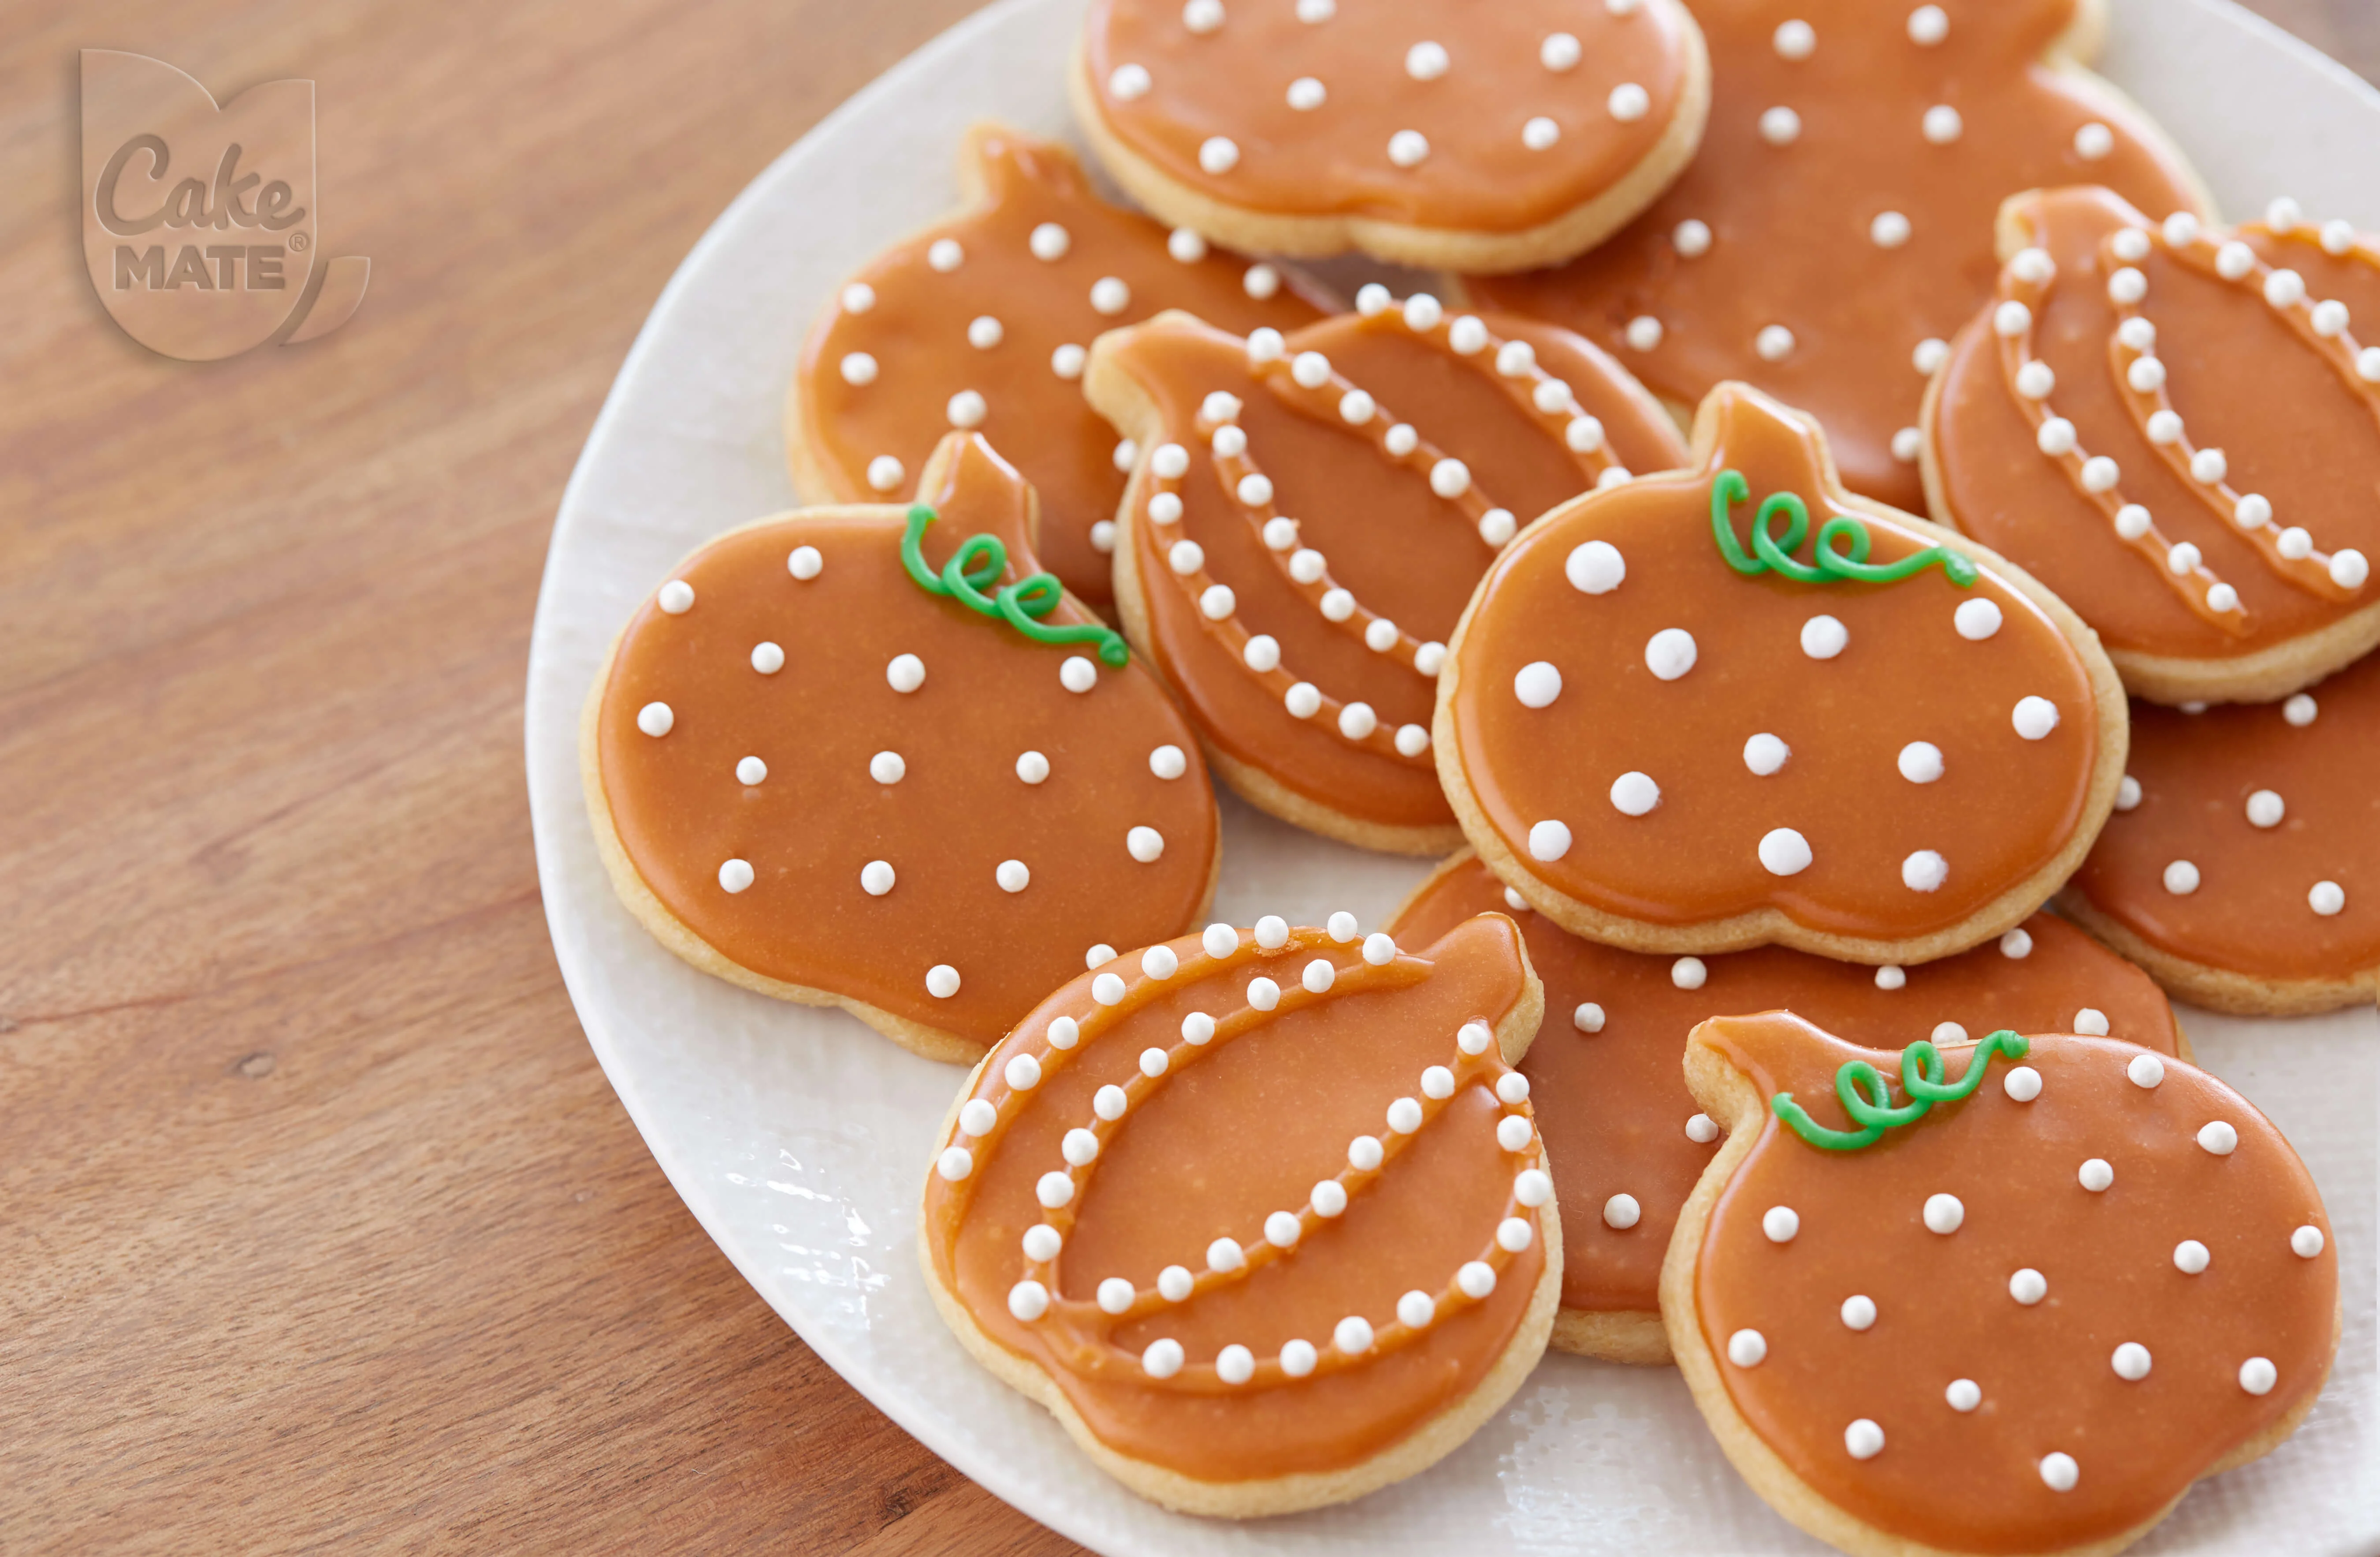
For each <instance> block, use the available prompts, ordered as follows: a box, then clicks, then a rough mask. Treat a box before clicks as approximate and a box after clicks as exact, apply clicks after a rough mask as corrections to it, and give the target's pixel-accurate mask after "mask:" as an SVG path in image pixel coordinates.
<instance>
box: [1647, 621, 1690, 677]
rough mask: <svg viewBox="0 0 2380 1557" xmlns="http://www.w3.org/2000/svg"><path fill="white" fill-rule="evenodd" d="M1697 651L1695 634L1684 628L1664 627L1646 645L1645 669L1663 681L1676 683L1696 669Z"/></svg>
mask: <svg viewBox="0 0 2380 1557" xmlns="http://www.w3.org/2000/svg"><path fill="white" fill-rule="evenodd" d="M1696 653H1697V650H1696V648H1695V645H1694V634H1692V633H1690V632H1688V631H1686V629H1685V628H1683V627H1663V628H1662V629H1661V630H1660V631H1659V632H1657V633H1655V634H1654V635H1653V636H1652V637H1651V638H1650V639H1646V640H1645V669H1647V670H1649V671H1651V672H1652V673H1653V674H1654V675H1656V676H1658V678H1659V679H1661V680H1663V681H1675V680H1677V679H1678V677H1680V676H1682V675H1685V674H1686V673H1687V672H1688V671H1690V670H1692V669H1694V657H1695V654H1696Z"/></svg>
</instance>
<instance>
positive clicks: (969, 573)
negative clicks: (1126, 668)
mask: <svg viewBox="0 0 2380 1557" xmlns="http://www.w3.org/2000/svg"><path fill="white" fill-rule="evenodd" d="M933 522H934V511H933V510H932V509H931V508H929V507H928V506H926V505H924V504H922V503H915V504H911V505H910V506H909V528H908V529H907V531H906V532H905V534H903V536H902V537H901V566H904V567H905V568H907V569H908V570H909V577H910V578H913V579H915V580H916V581H917V588H919V589H921V590H925V591H926V592H927V593H928V594H929V595H948V596H949V597H950V598H951V599H953V600H955V601H957V602H959V603H960V604H961V605H964V606H965V607H966V608H967V609H968V610H970V611H974V612H977V613H980V614H983V615H986V616H990V617H995V618H997V619H999V620H1001V621H1003V622H1006V623H1007V624H1008V625H1009V626H1012V627H1014V628H1015V629H1016V630H1017V631H1018V632H1020V633H1023V634H1024V635H1025V636H1026V638H1029V639H1032V640H1033V641H1034V642H1036V643H1096V644H1098V645H1099V651H1098V652H1099V658H1100V659H1101V660H1102V661H1104V662H1106V663H1108V664H1111V665H1114V666H1117V667H1119V668H1121V667H1122V666H1123V663H1124V662H1125V661H1127V660H1129V659H1130V658H1131V657H1132V651H1131V649H1130V648H1129V647H1128V646H1126V644H1125V643H1124V640H1123V634H1122V633H1120V632H1117V631H1116V630H1115V629H1114V628H1113V627H1108V626H1100V625H1099V624H1098V623H1096V622H1082V623H1070V624H1059V623H1050V622H1044V621H1042V620H1041V618H1042V617H1044V616H1047V615H1048V614H1050V612H1052V611H1054V610H1056V609H1057V606H1058V601H1059V598H1060V596H1061V595H1062V594H1063V593H1064V591H1063V590H1062V588H1061V587H1060V585H1059V583H1058V578H1057V575H1055V574H1051V573H1036V574H1034V575H1033V576H1032V577H1031V578H1020V579H1018V580H1017V581H1016V582H1015V583H1014V584H1002V585H1001V586H1000V587H999V588H998V589H997V590H992V592H991V593H990V594H986V593H985V592H984V590H985V589H986V588H987V587H989V586H990V584H991V583H992V582H993V581H994V580H995V579H997V578H999V577H1000V576H1001V575H1002V573H1004V572H1006V571H1007V570H1008V548H1007V547H1005V546H1003V545H1002V544H1001V543H1000V537H998V536H996V535H990V534H985V535H975V536H970V537H968V538H967V539H966V540H965V541H962V542H960V544H959V549H958V550H957V551H955V552H953V553H951V558H950V561H948V562H946V563H944V564H942V570H941V573H939V574H938V573H936V572H935V571H934V570H933V569H932V568H930V567H928V566H926V553H925V552H924V550H923V549H922V548H921V547H920V546H919V545H918V541H920V540H921V539H922V538H923V537H924V535H925V533H926V527H927V526H928V525H929V524H932V523H933Z"/></svg>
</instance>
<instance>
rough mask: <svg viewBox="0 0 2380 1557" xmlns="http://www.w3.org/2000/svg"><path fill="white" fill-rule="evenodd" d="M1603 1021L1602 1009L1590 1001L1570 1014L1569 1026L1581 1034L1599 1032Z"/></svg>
mask: <svg viewBox="0 0 2380 1557" xmlns="http://www.w3.org/2000/svg"><path fill="white" fill-rule="evenodd" d="M1605 1020H1606V1018H1605V1016H1604V1014H1603V1007H1601V1006H1600V1005H1597V1004H1595V1002H1593V1001H1591V1000H1590V1001H1587V1002H1585V1003H1584V1004H1581V1005H1580V1006H1579V1007H1578V1008H1577V1009H1576V1010H1574V1011H1573V1012H1572V1013H1571V1014H1570V1025H1571V1026H1572V1027H1573V1028H1577V1029H1578V1030H1579V1031H1581V1032H1601V1031H1602V1030H1603V1024H1604V1022H1605Z"/></svg>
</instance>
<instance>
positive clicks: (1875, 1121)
mask: <svg viewBox="0 0 2380 1557" xmlns="http://www.w3.org/2000/svg"><path fill="white" fill-rule="evenodd" d="M2030 1047H2031V1045H2029V1044H2028V1043H2026V1042H2025V1040H2023V1039H2021V1038H2019V1037H2018V1036H2017V1035H2016V1034H2015V1033H2013V1032H2011V1031H2010V1030H2009V1029H2008V1028H2001V1029H2000V1030H1999V1031H1998V1032H1996V1033H1993V1034H1991V1035H1990V1036H1989V1037H1987V1038H1985V1040H1983V1041H1982V1042H1981V1043H1978V1044H1976V1045H1975V1052H1974V1057H1973V1059H1971V1060H1969V1061H1968V1062H1967V1073H1966V1074H1965V1075H1964V1076H1962V1077H1960V1078H1959V1079H1958V1080H1957V1081H1956V1082H1955V1083H1952V1084H1950V1085H1949V1086H1945V1085H1943V1082H1942V1052H1941V1051H1940V1050H1939V1049H1937V1048H1935V1047H1934V1044H1933V1042H1932V1040H1927V1039H1920V1040H1917V1041H1916V1042H1914V1043H1913V1044H1911V1045H1910V1046H1909V1047H1908V1048H1906V1049H1903V1050H1902V1051H1901V1052H1900V1088H1901V1090H1903V1091H1905V1092H1907V1093H1908V1094H1909V1101H1907V1102H1905V1103H1902V1104H1900V1106H1899V1107H1897V1108H1896V1107H1894V1106H1893V1101H1892V1083H1891V1082H1889V1081H1888V1080H1887V1079H1885V1077H1884V1074H1883V1073H1882V1072H1880V1071H1878V1070H1877V1069H1876V1067H1875V1066H1874V1065H1872V1064H1868V1063H1867V1062H1866V1061H1865V1060H1852V1061H1851V1062H1850V1063H1849V1064H1845V1065H1844V1066H1843V1068H1842V1069H1840V1070H1839V1071H1837V1072H1835V1096H1837V1097H1839V1098H1840V1099H1841V1100H1842V1101H1843V1112H1844V1113H1848V1114H1850V1115H1851V1117H1852V1123H1854V1124H1856V1125H1859V1128H1858V1129H1856V1130H1831V1129H1828V1127H1827V1126H1826V1125H1821V1124H1819V1123H1818V1122H1817V1121H1816V1120H1815V1119H1813V1118H1811V1117H1810V1113H1809V1111H1808V1110H1807V1109H1805V1108H1803V1106H1802V1105H1801V1104H1800V1103H1797V1102H1795V1101H1793V1094H1792V1093H1791V1092H1779V1093H1778V1094H1777V1095H1776V1096H1775V1097H1773V1098H1771V1099H1769V1100H1768V1111H1769V1112H1770V1113H1774V1114H1775V1115H1777V1117H1778V1118H1779V1119H1781V1120H1783V1121H1784V1122H1785V1125H1786V1127H1787V1128H1788V1129H1790V1130H1791V1131H1792V1132H1793V1133H1794V1134H1795V1135H1797V1136H1799V1137H1802V1138H1803V1140H1805V1141H1808V1142H1809V1143H1810V1144H1811V1145H1812V1146H1815V1147H1818V1148H1820V1149H1821V1150H1827V1151H1857V1150H1859V1149H1860V1148H1862V1147H1864V1146H1874V1145H1875V1144H1876V1142H1877V1141H1879V1140H1881V1139H1883V1138H1884V1133H1885V1132H1886V1131H1887V1130H1891V1129H1897V1128H1899V1127H1900V1126H1901V1125H1914V1124H1915V1123H1917V1121H1919V1120H1920V1119H1923V1118H1925V1113H1926V1111H1927V1110H1929V1109H1931V1108H1932V1107H1933V1106H1934V1105H1935V1104H1936V1103H1954V1102H1957V1101H1959V1100H1960V1099H1961V1098H1963V1097H1966V1096H1967V1095H1968V1094H1970V1093H1972V1092H1973V1091H1974V1089H1976V1088H1978V1087H1980V1086H1982V1085H1983V1081H1984V1070H1985V1066H1987V1065H1988V1064H1990V1063H1991V1058H1992V1056H1993V1055H1994V1054H2005V1055H2006V1056H2008V1057H2009V1058H2010V1059H2011V1060H2022V1059H2023V1058H2024V1056H2025V1051H2026V1050H2027V1049H2029V1048H2030Z"/></svg>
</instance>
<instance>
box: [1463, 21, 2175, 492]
mask: <svg viewBox="0 0 2380 1557" xmlns="http://www.w3.org/2000/svg"><path fill="white" fill-rule="evenodd" d="M2106 9H2107V7H2106V0H1940V3H1938V4H1924V5H1920V4H1916V3H1915V0H1907V3H1903V0H1796V3H1795V4H1793V5H1791V6H1785V5H1782V4H1771V3H1769V0H1696V3H1695V5H1694V15H1695V17H1696V18H1697V19H1699V20H1700V21H1701V23H1702V26H1703V30H1704V31H1705V32H1706V34H1707V36H1708V37H1709V40H1710V48H1711V58H1712V62H1713V63H1712V71H1713V92H1714V98H1715V101H1714V103H1713V105H1712V109H1711V120H1710V129H1709V132H1708V134H1707V135H1706V137H1705V139H1704V142H1703V148H1702V151H1701V152H1700V153H1699V154H1698V155H1697V156H1696V158H1695V160H1694V165H1693V166H1692V167H1690V168H1688V169H1687V171H1686V173H1685V176H1683V177H1682V178H1680V179H1679V180H1678V181H1677V183H1676V184H1675V185H1673V186H1672V187H1671V188H1670V191H1669V192H1668V193H1667V194H1665V195H1664V196H1663V197H1662V198H1661V199H1660V201H1658V202H1657V203H1656V204H1655V205H1654V206H1653V207H1652V209H1651V210H1649V211H1647V212H1646V213H1645V214H1644V215H1642V216H1641V217H1639V218H1638V219H1637V220H1636V221H1635V222H1634V223H1633V225H1630V226H1629V227H1628V228H1626V229H1625V230H1624V231H1622V232H1621V233H1620V234H1619V235H1617V236H1616V237H1613V238H1612V239H1611V240H1610V241H1609V243H1606V244H1604V245H1603V246H1601V247H1600V248H1598V249H1596V250H1594V251H1593V252H1592V253H1589V254H1587V255H1585V257H1583V258H1581V259H1579V260H1577V261H1575V262H1572V263H1571V264H1569V265H1566V266H1564V267H1562V268H1560V269H1559V270H1554V271H1548V272H1545V273H1542V274H1534V275H1515V276H1504V277H1483V278H1481V279H1479V280H1477V281H1476V282H1475V283H1474V284H1473V285H1472V288H1471V289H1472V291H1473V293H1474V295H1475V298H1477V300H1479V301H1480V302H1482V303H1485V304H1488V305H1489V306H1492V307H1496V308H1501V309H1510V310H1515V311H1518V312H1522V313H1527V314H1532V315H1534V316H1536V317H1537V318H1541V319H1548V320H1551V321H1553V322H1556V323H1560V324H1565V325H1568V326H1569V327H1570V328H1572V329H1573V330H1576V331H1578V332H1579V333H1580V334H1582V335H1586V336H1588V337H1589V338H1591V339H1593V340H1594V341H1595V342H1596V343H1597V344H1598V345H1600V346H1603V347H1608V348H1609V349H1610V350H1611V351H1613V352H1614V353H1616V354H1617V355H1619V356H1620V358H1621V360H1623V361H1625V362H1626V363H1627V364H1628V365H1629V367H1630V368H1631V369H1632V370H1633V371H1634V372H1635V373H1636V374H1637V376H1638V377H1640V378H1642V379H1643V380H1644V381H1645V383H1647V384H1648V385H1650V386H1651V387H1652V388H1653V390H1654V391H1655V393H1657V394H1658V395H1661V396H1662V397H1663V398H1664V399H1666V400H1668V401H1669V402H1670V403H1671V404H1672V405H1673V406H1675V407H1681V408H1682V407H1689V406H1692V405H1693V404H1694V402H1695V401H1697V400H1698V399H1700V398H1701V397H1702V396H1703V395H1706V394H1707V393H1708V392H1709V390H1710V389H1711V387H1712V386H1713V385H1714V384H1717V383H1719V382H1721V381H1722V380H1726V379H1742V380H1743V381H1745V382H1747V383H1755V384H1757V385H1759V386H1760V387H1761V388H1763V389H1765V390H1767V391H1768V392H1770V393H1771V394H1774V395H1778V396H1779V397H1780V398H1782V399H1784V400H1786V401H1788V402H1789V403H1791V404H1792V405H1795V406H1798V407H1802V408H1803V410H1805V411H1808V412H1809V413H1810V414H1811V415H1813V416H1815V417H1816V418H1817V419H1818V420H1819V422H1820V423H1821V424H1822V425H1824V426H1825V427H1826V429H1827V431H1828V434H1829V435H1830V436H1831V437H1832V438H1833V439H1834V441H1835V452H1836V457H1837V458H1838V459H1840V461H1841V463H1842V468H1843V476H1844V480H1846V481H1847V482H1848V483H1849V484H1850V486H1851V488H1852V490H1853V491H1854V492H1858V493H1863V494H1864V495H1866V496H1869V497H1874V498H1877V499H1879V500H1881V501H1883V502H1887V503H1889V504H1891V505H1894V506H1895V507H1899V508H1905V509H1910V510H1912V511H1915V510H1918V509H1919V508H1920V506H1921V505H1922V503H1923V501H1924V493H1923V491H1922V488H1921V485H1920V481H1919V472H1918V464H1917V462H1918V457H1919V448H1920V439H1919V433H1918V420H1919V407H1920V404H1921V402H1922V400H1923V398H1924V395H1925V385H1926V380H1927V378H1928V376H1929V375H1930V374H1932V372H1933V371H1934V370H1935V368H1936V367H1937V364H1938V362H1939V360H1940V353H1941V351H1942V343H1943V342H1945V341H1947V340H1948V339H1949V337H1950V336H1952V335H1955V334H1957V333H1958V330H1959V328H1960V326H1961V325H1962V324H1964V323H1965V322H1967V321H1968V320H1969V319H1970V318H1971V317H1973V314H1974V311H1975V310H1976V308H1977V307H1979V306H1980V305H1981V304H1982V303H1983V301H1984V300H1985V297H1986V295H1987V294H1988V292H1989V290H1990V286H1991V264H1992V254H1991V242H1992V238H1991V224H1992V215H1993V213H1994V211H1995V210H1997V209H1998V205H1999V202H2000V201H2002V200H2003V199H2005V198H2006V197H2008V196H2010V195H2013V194H2016V193H2018V192H2020V191H2022V190H2025V189H2037V188H2041V187H2044V186H2047V185H2056V184H2072V183H2082V182H2090V183H2097V184H2106V185H2109V186H2111V187H2113V188H2115V189H2119V190H2121V191H2122V192H2123V193H2124V194H2126V195H2127V196H2128V197H2129V198H2131V199H2132V200H2135V201H2141V202H2143V204H2144V205H2145V206H2146V207H2147V208H2148V209H2150V210H2154V211H2159V212H2164V211H2174V210H2193V211H2200V212H2202V213H2204V211H2205V210H2206V209H2207V207H2206V203H2205V201H2204V197H2203V196H2202V195H2201V194H2200V192H2199V185H2198V180H2197V177H2196V176H2195V175H2194V174H2192V172H2191V170H2190V168H2189V166H2188V164H2185V163H2184V162H2183V161H2182V159H2181V157H2180V153H2179V152H2175V151H2174V150H2173V149H2172V148H2171V146H2169V145H2168V143H2167V141H2166V140H2165V138H2164V136H2163V135H2162V134H2161V133H2160V132H2159V131H2158V130H2157V129H2156V128H2155V126H2154V125H2152V124H2150V123H2149V122H2148V121H2147V120H2146V119H2145V118H2144V117H2143V116H2142V114H2141V113H2140V111H2139V110H2138V109H2136V108H2134V107H2132V106H2131V103H2129V102H2128V101H2127V100H2125V99H2124V98H2123V97H2122V95H2121V94H2119V93H2118V92H2117V91H2115V90H2114V89H2112V88H2110V87H2108V86H2107V84H2106V83H2104V82H2102V81H2100V80H2099V79H2097V78H2096V77H2095V76H2093V75H2091V74H2090V73H2089V72H2088V71H2086V70H2084V69H2083V67H2082V66H2081V64H2080V63H2079V62H2080V61H2082V60H2084V59H2087V58H2088V57H2090V55H2092V54H2094V53H2095V52H2096V47H2097V40H2098V37H2099V35H2100V33H2101V31H2102V30H2104V23H2105V19H2106Z"/></svg>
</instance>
